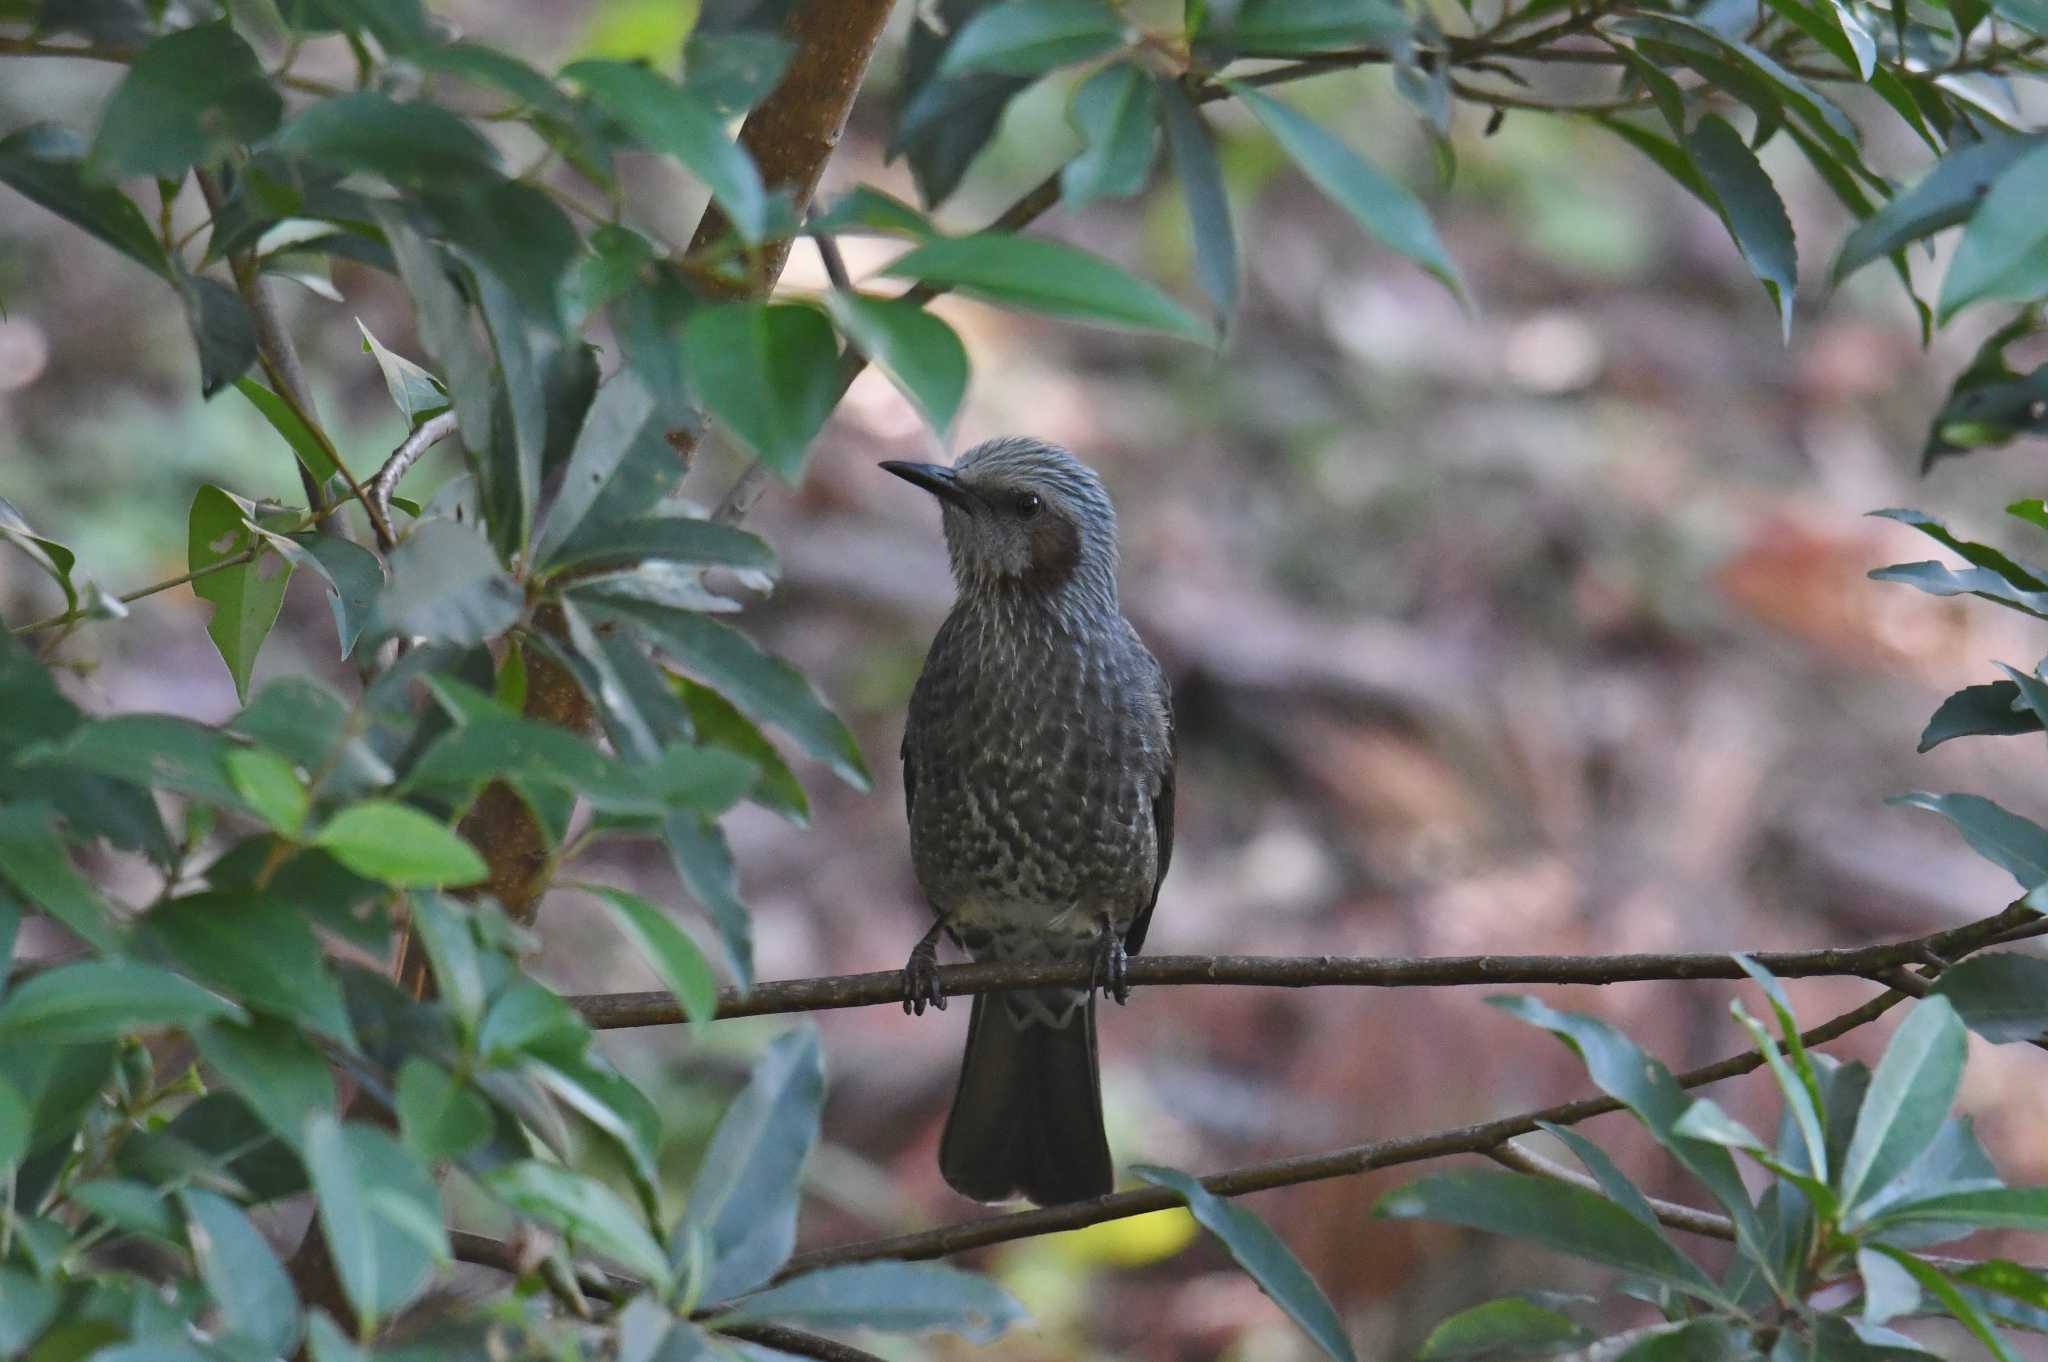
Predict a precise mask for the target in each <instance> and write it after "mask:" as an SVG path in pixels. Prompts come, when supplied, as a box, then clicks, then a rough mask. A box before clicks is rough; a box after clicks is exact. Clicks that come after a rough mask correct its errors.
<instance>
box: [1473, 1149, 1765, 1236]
mask: <svg viewBox="0 0 2048 1362" xmlns="http://www.w3.org/2000/svg"><path fill="white" fill-rule="evenodd" d="M1486 1157H1487V1158H1489V1159H1492V1160H1493V1161H1494V1162H1495V1163H1497V1164H1500V1165H1501V1166H1502V1167H1505V1168H1512V1169H1514V1170H1515V1171H1516V1172H1518V1173H1533V1174H1534V1175H1536V1176H1537V1177H1541V1178H1550V1179H1552V1180H1554V1181H1557V1182H1568V1183H1570V1184H1571V1185H1572V1186H1574V1187H1577V1188H1579V1189H1580V1190H1581V1191H1587V1192H1593V1193H1597V1194H1598V1195H1600V1196H1606V1195H1607V1193H1606V1191H1605V1190H1604V1189H1603V1188H1602V1187H1601V1186H1600V1184H1599V1183H1598V1182H1596V1181H1594V1180H1593V1179H1592V1178H1590V1177H1587V1176H1586V1175H1585V1174H1584V1173H1581V1172H1579V1171H1577V1170H1576V1169H1572V1168H1567V1167H1565V1166H1564V1165H1563V1164H1561V1163H1553V1162H1551V1161H1550V1160H1549V1159H1546V1158H1544V1157H1543V1156H1542V1155H1541V1154H1537V1153H1533V1152H1531V1151H1529V1150H1527V1149H1524V1148H1522V1146H1520V1145H1518V1144H1516V1143H1515V1142H1514V1141H1513V1140H1507V1141H1504V1142H1502V1143H1501V1144H1498V1145H1496V1146H1494V1147H1493V1148H1492V1149H1489V1150H1487V1151H1486ZM1644 1200H1645V1201H1647V1202H1649V1203H1650V1209H1651V1210H1652V1211H1654V1212H1656V1214H1657V1220H1658V1223H1660V1224H1664V1225H1669V1226H1670V1227H1671V1228H1672V1229H1674V1230H1684V1231H1685V1232H1686V1233H1688V1234H1700V1235H1705V1236H1706V1237H1707V1238H1709V1239H1733V1238H1734V1237H1735V1222H1734V1221H1733V1220H1730V1219H1729V1218H1728V1217H1727V1216H1725V1215H1717V1214H1715V1213H1714V1212H1713V1211H1706V1210H1701V1209H1700V1208H1699V1207H1697V1206H1686V1205H1683V1204H1681V1203H1679V1202H1676V1201H1665V1200H1664V1199H1662V1198H1661V1197H1645V1198H1644Z"/></svg>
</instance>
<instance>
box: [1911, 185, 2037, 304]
mask: <svg viewBox="0 0 2048 1362" xmlns="http://www.w3.org/2000/svg"><path fill="white" fill-rule="evenodd" d="M2044 196H2048V146H2035V147H2033V148H2031V149H2030V150H2028V151H2027V152H2026V153H2025V154H2024V155H2022V156H2020V157H2019V158H2018V159H2016V160H2015V161H2013V162H2012V163H2011V164H2010V165H2008V166H2006V167H2005V168H2004V169H2003V170H2001V171H2000V172H1999V173H1998V176H1997V178H1996V179H1995V180H1994V181H1993V183H1992V185H1991V188H1990V191H1989V192H1988V193H1986V194H1985V195H1984V198H1983V200H1982V201H1981V202H1980V203H1978V204H1977V206H1976V209H1975V211H1973V212H1972V213H1971V214H1970V219H1969V223H1968V225H1967V226H1965V227H1964V228H1963V239H1962V242H1961V244H1959V245H1958V246H1957V247H1956V253H1955V257H1954V258H1953V259H1952V260H1950V261H1949V266H1948V273H1947V274H1946V275H1944V276H1943V277H1942V281H1941V302H1940V304H1939V307H1938V308H1937V314H1938V315H1939V316H1940V318H1941V320H1942V321H1944V322H1946V321H1947V320H1948V319H1949V318H1951V317H1953V316H1955V314H1956V313H1957V312H1959V311H1961V310H1962V309H1963V308H1965V307H1967V306H1969V305H1970V304H1971V303H1974V302H1977V301H1979V300H1981V299H1985V298H2004V299H2014V300H2021V301H2024V300H2027V299H2031V298H2036V297H2039V296H2040V295H2041V294H2042V293H2043V292H2048V221H2044V220H2043V218H2042V215H2041V211H2040V208H2041V203H2042V201H2043V198H2044Z"/></svg>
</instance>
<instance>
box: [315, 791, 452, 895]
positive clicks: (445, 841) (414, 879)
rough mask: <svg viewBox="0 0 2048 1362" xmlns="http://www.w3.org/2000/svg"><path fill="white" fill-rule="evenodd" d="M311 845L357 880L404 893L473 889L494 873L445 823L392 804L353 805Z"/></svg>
mask: <svg viewBox="0 0 2048 1362" xmlns="http://www.w3.org/2000/svg"><path fill="white" fill-rule="evenodd" d="M311 845H313V846H317V847H320V848H321V849H322V850H324V851H326V852H327V854H328V855H330V856H332V857H334V859H335V860H337V861H340V862H341V863H342V864H343V865H345V866H347V867H348V868H349V869H350V870H353V871H354V872H355V873H356V874H358V875H361V876H364V877H365V878H367V879H373V880H377V881H380V882H382V883H384V884H389V885H392V886H394V887H397V888H401V889H409V888H419V887H435V888H438V887H440V886H442V885H449V884H474V883H476V882H477V881H479V880H482V879H483V878H484V877H485V876H486V875H488V874H489V873H490V867H489V866H487V865H485V864H484V859H483V857H481V856H479V855H477V854H476V851H475V849H474V848H472V847H471V846H470V844H469V843H468V842H465V841H464V840H462V838H461V837H460V836H458V835H457V834H456V833H455V832H454V831H453V830H452V829H451V828H449V827H448V826H447V825H446V824H445V823H442V822H439V821H438V820H436V819H434V818H431V817H429V816H428V815H426V814H424V813H421V812H420V811H419V810H418V809H415V808H413V807H411V806H410V805H407V804H399V803H394V802H393V801H391V800H388V799H366V800H363V801H362V802H361V803H358V804H351V805H350V806H349V807H347V808H345V809H343V810H342V811H341V812H339V813H337V814H335V815H334V817H332V818H330V819H328V820H327V822H326V823H325V824H324V825H323V826H322V827H321V829H320V831H319V832H318V833H317V834H315V836H314V837H313V839H312V843H311Z"/></svg>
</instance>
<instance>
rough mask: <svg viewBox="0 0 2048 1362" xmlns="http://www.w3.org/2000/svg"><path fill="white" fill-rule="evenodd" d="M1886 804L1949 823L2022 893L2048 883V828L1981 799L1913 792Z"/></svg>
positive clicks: (1890, 800)
mask: <svg viewBox="0 0 2048 1362" xmlns="http://www.w3.org/2000/svg"><path fill="white" fill-rule="evenodd" d="M1885 802H1886V803H1887V804H1902V805H1905V806H1907V807H1909V808H1916V809H1926V810H1928V811H1929V812H1932V813H1938V814H1940V815H1941V816H1942V817H1944V818H1946V819H1948V820H1949V821H1950V822H1951V823H1954V824H1955V825H1956V830H1957V831H1958V832H1960V833H1962V834H1963V838H1964V840H1965V841H1967V842H1968V843H1969V844H1970V846H1971V847H1972V848H1973V849H1975V851H1976V852H1977V854H1978V855H1979V856H1982V857H1983V858H1984V859H1985V860H1987V861H1995V862H1997V863H1998V864H1999V865H2002V866H2004V867H2005V868H2006V870H2007V871H2008V872H2010V873H2011V875H2012V877H2013V878H2014V879H2016V880H2018V881H2019V883H2020V888H2021V889H2032V888H2034V887H2035V886H2036V885H2038V884H2040V883H2042V882H2043V881H2044V880H2048V828H2043V827H2041V826H2040V825H2039V824H2038V823H2035V822H2033V821H2032V820H2030V819H2026V818H2022V817H2020V816H2019V815H2018V814H2016V813H2008V812H2007V811H2006V810H2004V809H2002V808H2000V807H1999V806H1998V805H1997V804H1994V803H1993V802H1992V801H1990V800H1988V799H1985V798H1984V797H1982V796H1981V795H1970V794H1947V795H1938V794H1928V793H1926V792H1925V791H1921V790H1915V791H1913V792H1911V793H1910V794H1902V795H1893V796H1892V797H1891V798H1890V799H1888V800H1886V801H1885Z"/></svg>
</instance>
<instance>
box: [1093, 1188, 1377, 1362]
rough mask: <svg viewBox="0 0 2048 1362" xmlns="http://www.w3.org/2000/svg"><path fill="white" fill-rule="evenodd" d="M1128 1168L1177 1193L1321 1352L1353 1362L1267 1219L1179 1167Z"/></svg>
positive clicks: (1317, 1294)
mask: <svg viewBox="0 0 2048 1362" xmlns="http://www.w3.org/2000/svg"><path fill="white" fill-rule="evenodd" d="M1131 1172H1132V1173H1134V1174H1136V1175H1137V1176H1138V1177H1139V1178H1141V1179H1143V1180H1144V1181H1146V1182H1149V1183H1153V1184H1155V1185H1156V1186H1160V1187H1165V1188H1167V1189H1169V1190H1171V1191H1174V1192H1178V1193H1179V1194H1180V1196H1181V1199H1182V1200H1184V1201H1186V1202H1187V1204H1188V1210H1189V1211H1190V1212H1192V1213H1193V1215H1194V1217H1195V1219H1196V1220H1198V1221H1200V1222H1201V1223H1202V1227H1203V1228H1204V1229H1206V1230H1208V1231H1209V1233H1211V1234H1213V1235H1215V1236H1216V1237H1217V1238H1218V1239H1220V1240H1222V1241H1223V1246H1224V1247H1225V1248H1227V1249H1229V1250H1230V1256H1231V1257H1232V1258H1234V1259H1235V1260H1236V1261H1237V1265H1238V1266H1239V1267H1241V1268H1243V1269H1244V1270H1245V1273H1246V1275H1247V1276H1249V1277H1250V1278H1251V1279H1252V1280H1253V1281H1255V1282H1257V1283H1258V1284H1259V1290H1261V1291H1263V1292H1265V1293H1266V1295H1267V1296H1269V1297H1270V1298H1271V1299H1272V1301H1273V1303H1274V1304H1275V1305H1278V1306H1279V1307H1280V1308H1281V1309H1282V1310H1285V1311H1286V1312H1287V1316H1288V1318H1289V1319H1292V1320H1293V1321H1294V1322H1295V1323H1296V1324H1297V1325H1299V1326H1300V1327H1301V1331H1302V1332H1303V1333H1305V1334H1307V1335H1308V1336H1309V1338H1310V1340H1311V1341H1313V1342H1314V1343H1315V1345H1316V1346H1317V1347H1318V1348H1320V1349H1322V1351H1323V1354H1324V1355H1325V1356H1327V1357H1331V1358H1334V1359H1336V1362H1354V1360H1355V1359H1356V1357H1357V1354H1356V1353H1355V1352H1353V1351H1352V1348H1351V1340H1350V1338H1348V1337H1347V1336H1346V1335H1345V1333H1344V1321H1343V1320H1342V1319H1340V1318H1339V1317H1338V1315H1337V1311H1336V1307H1334V1306H1332V1305H1331V1304H1330V1298H1329V1297H1328V1296H1325V1295H1324V1294H1323V1289H1322V1288H1321V1287H1320V1286H1317V1285H1316V1280H1315V1278H1313V1277H1311V1276H1309V1274H1308V1269H1307V1268H1304V1267H1303V1266H1302V1265H1301V1260H1300V1259H1299V1258H1297V1257H1295V1256H1294V1252H1293V1250H1291V1249H1289V1248H1288V1247H1287V1245H1286V1244H1285V1243H1283V1242H1282V1241H1281V1239H1280V1236H1279V1235H1277V1234H1275V1233H1273V1231H1272V1230H1271V1229H1269V1228H1268V1227H1267V1225H1266V1222H1265V1221H1263V1220H1261V1219H1259V1218H1258V1217H1257V1216H1255V1215H1253V1214H1252V1213H1251V1212H1250V1211H1248V1210H1246V1209H1245V1208H1244V1207H1242V1206H1239V1205H1237V1204H1236V1203H1235V1202H1231V1201H1226V1200H1224V1199H1223V1198H1222V1197H1219V1196H1217V1195H1216V1194H1215V1193H1213V1192H1211V1191H1210V1190H1209V1189H1208V1188H1206V1187H1204V1186H1203V1185H1202V1183H1201V1180H1200V1179H1199V1178H1196V1177H1194V1176H1193V1175H1192V1174H1189V1173H1183V1172H1181V1171H1180V1170H1179V1169H1177V1168H1160V1167H1158V1166H1156V1165H1149V1164H1135V1165H1133V1166H1132V1168H1131Z"/></svg>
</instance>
